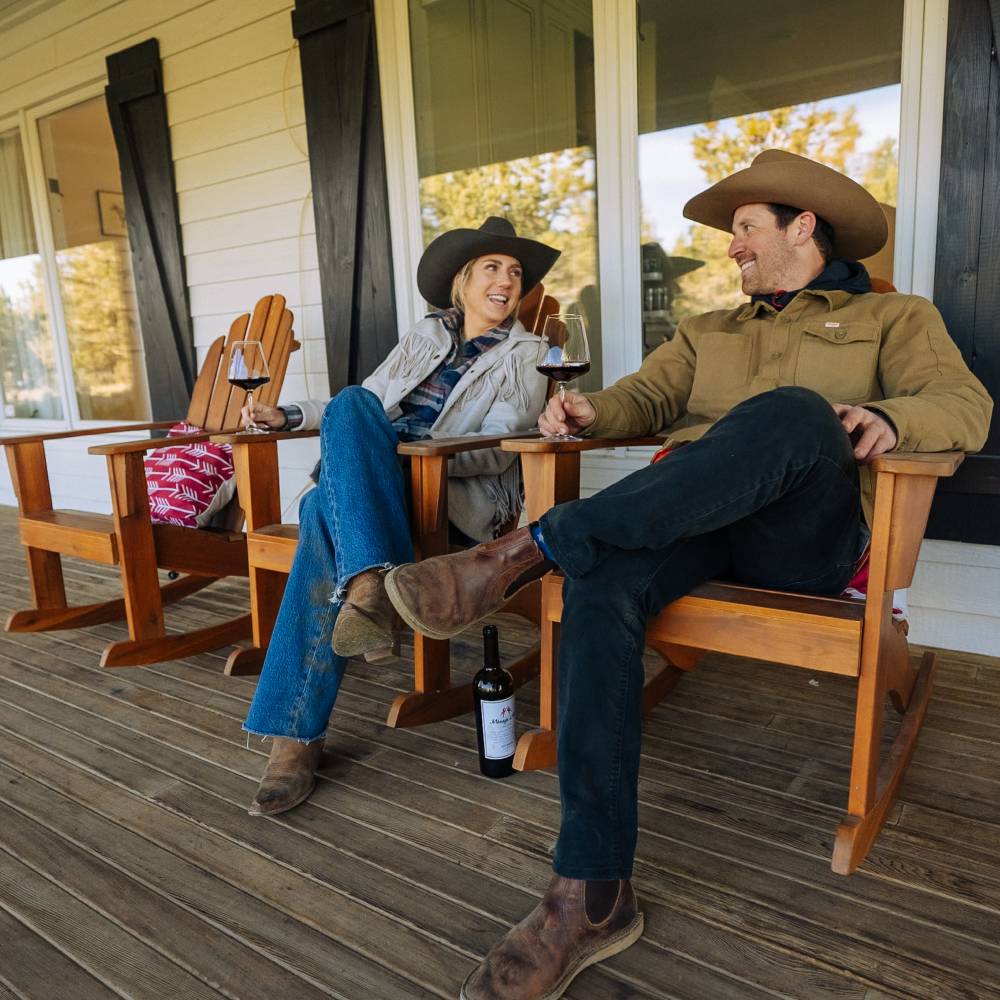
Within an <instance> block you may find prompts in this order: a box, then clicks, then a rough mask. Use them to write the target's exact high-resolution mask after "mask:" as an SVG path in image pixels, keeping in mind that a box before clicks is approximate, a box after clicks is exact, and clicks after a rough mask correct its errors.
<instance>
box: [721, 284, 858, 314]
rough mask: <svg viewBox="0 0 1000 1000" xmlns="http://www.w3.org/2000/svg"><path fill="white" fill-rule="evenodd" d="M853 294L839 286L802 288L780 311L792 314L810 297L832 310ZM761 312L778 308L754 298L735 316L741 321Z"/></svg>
mask: <svg viewBox="0 0 1000 1000" xmlns="http://www.w3.org/2000/svg"><path fill="white" fill-rule="evenodd" d="M854 294H855V293H853V292H845V291H843V290H841V289H839V288H803V289H802V291H801V292H799V293H798V294H797V295H796V296H795V298H794V299H792V301H791V302H789V303H788V305H787V306H785V308H784V309H782V310H781V312H782V313H783V314H784V315H786V316H794V315H795V314H797V313H799V312H801V311H802V310H803V309H805V308H807V306H808V303H809V301H810V300H812V299H819V300H821V301H824V302H826V304H827V308H828V311H830V312H832V311H833V310H834V309H839V308H840V307H841V306H842V305H844V304H845V303H846V302H847V301H848V300H849V299H851V298H853V297H854ZM762 312H766V313H771V314H772V315H773V314H776V313H777V312H778V310H777V309H775V308H774V306H772V305H771V304H770V302H767V301H766V300H765V299H755V300H752V301H750V302H746V303H744V305H743V308H742V309H741V310H740V311H739V314H738V315H737V317H736V318H737V320H739V322H741V323H743V322H745V321H746V320H748V319H755V318H756V317H757V316H759V315H760V314H761V313H762Z"/></svg>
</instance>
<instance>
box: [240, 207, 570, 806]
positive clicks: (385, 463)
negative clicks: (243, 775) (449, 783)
mask: <svg viewBox="0 0 1000 1000" xmlns="http://www.w3.org/2000/svg"><path fill="white" fill-rule="evenodd" d="M558 256H559V251H557V250H554V249H553V248H551V247H548V246H545V245H544V244H542V243H537V242H535V241H534V240H527V239H522V238H519V237H518V236H517V234H516V232H515V231H514V227H513V226H512V225H511V224H510V223H509V222H508V221H507V220H506V219H500V218H496V217H490V218H489V219H487V220H486V221H485V222H484V223H483V224H482V226H480V227H479V229H455V230H452V231H451V232H448V233H445V234H444V235H442V236H439V237H438V238H437V239H436V240H434V241H433V242H432V243H431V244H430V246H428V247H427V249H426V250H425V251H424V255H423V257H422V258H421V260H420V265H419V267H418V268H417V285H418V286H419V288H420V291H421V294H422V295H423V296H424V298H425V299H427V301H428V302H429V303H430V304H431V305H433V306H435V307H437V311H435V312H432V313H430V314H429V315H428V316H427V317H426V318H424V319H423V320H421V321H420V322H419V323H418V324H417V325H416V326H415V327H414V328H413V329H412V330H410V331H409V333H407V334H406V336H405V337H403V338H402V340H401V341H400V342H399V344H398V346H396V347H395V348H393V350H392V351H391V352H390V353H389V356H388V357H387V358H386V359H385V361H383V362H382V364H381V365H380V366H379V367H378V368H377V369H376V370H375V372H374V373H373V374H372V375H371V376H369V377H368V378H367V379H365V381H364V382H363V383H362V385H361V386H350V387H348V388H347V389H344V390H343V391H342V392H340V393H338V394H337V395H336V396H335V397H334V398H333V399H332V400H330V401H329V402H327V403H324V402H322V401H320V400H306V401H304V402H301V403H297V404H292V405H289V406H283V407H277V408H275V407H270V406H262V405H255V406H254V409H253V412H252V413H250V412H248V411H247V410H246V409H244V413H243V418H244V421H245V422H246V423H256V424H259V425H264V426H267V427H269V428H271V429H274V430H281V429H293V430H294V429H307V428H314V427H317V426H318V427H319V428H320V467H319V468H320V471H319V479H318V484H317V489H315V490H310V491H309V492H308V493H307V494H306V495H305V497H304V498H303V499H302V503H301V505H300V508H299V543H298V547H297V549H296V553H295V562H294V563H293V565H292V571H291V574H290V575H289V578H288V584H287V587H286V589H285V596H284V598H283V600H282V602H281V608H280V610H279V612H278V618H277V622H276V624H275V629H274V635H273V637H272V639H271V643H270V646H269V647H268V651H267V657H266V659H265V661H264V669H263V672H262V674H261V678H260V682H259V684H258V685H257V692H256V694H255V695H254V700H253V704H252V705H251V706H250V713H249V715H248V716H247V720H246V722H245V723H244V725H243V728H244V729H246V730H247V731H248V732H251V733H255V734H257V735H260V736H271V737H273V743H272V747H271V755H270V758H269V760H268V764H267V768H266V769H265V771H264V776H263V778H262V779H261V782H260V787H259V788H258V789H257V793H256V795H255V796H254V800H253V802H252V803H251V805H250V814H251V815H252V816H260V815H269V814H273V813H278V812H284V811H285V810H287V809H291V808H292V807H293V806H296V805H298V804H299V803H300V802H302V801H303V800H304V799H306V798H307V797H308V795H309V793H310V792H311V791H312V789H313V786H314V784H315V780H316V779H315V770H316V766H317V764H318V763H319V760H320V756H321V753H322V749H323V740H324V735H325V733H326V727H327V724H328V722H329V719H330V713H331V712H332V710H333V705H334V702H335V701H336V698H337V691H338V689H339V687H340V681H341V678H342V677H343V673H344V667H345V658H346V657H349V656H364V657H365V658H366V659H368V660H369V661H374V660H377V659H381V658H384V657H388V656H391V654H392V644H393V634H392V621H393V619H392V611H391V606H390V604H389V602H388V599H387V598H386V595H385V587H384V583H383V577H384V575H385V571H386V570H387V569H391V568H392V567H393V566H396V565H398V564H399V563H405V562H411V561H412V560H413V549H412V546H411V543H410V528H409V518H408V515H407V502H406V487H405V483H404V480H403V472H402V469H401V468H400V465H399V461H398V459H397V457H396V445H397V444H398V443H399V441H401V440H404V441H412V440H417V439H419V438H423V437H429V436H435V437H453V436H458V435H462V434H477V433H482V434H490V435H502V434H511V433H514V432H516V431H522V430H525V429H527V428H528V427H530V426H532V424H533V423H534V421H535V418H536V417H537V415H538V413H539V412H540V411H541V409H542V407H543V406H544V403H545V379H544V378H542V376H541V375H539V374H538V373H537V372H536V371H535V367H534V361H535V353H536V348H537V343H538V342H537V339H536V338H535V337H534V336H533V335H532V334H530V333H528V332H527V331H526V330H525V329H524V327H523V326H522V325H521V323H520V322H518V320H517V319H516V312H517V307H518V303H519V302H520V300H521V298H522V297H523V296H524V295H526V294H527V293H528V292H530V291H531V289H532V288H534V287H535V285H537V284H538V282H539V281H541V280H542V278H543V277H544V276H545V274H546V273H547V272H548V270H549V268H550V267H551V266H552V265H553V264H554V263H555V261H556V258H557V257H558ZM514 458H515V456H513V455H508V454H505V453H504V452H501V451H499V450H498V449H497V450H493V449H484V450H482V451H476V452H468V453H465V454H461V455H457V456H455V457H454V458H453V459H452V460H451V463H450V465H449V468H448V496H449V504H448V516H449V519H450V520H451V522H452V523H453V524H454V525H455V526H456V527H457V528H458V529H459V530H460V531H461V532H462V533H463V534H465V535H467V536H468V537H470V538H472V539H476V540H479V541H485V540H487V539H489V538H492V537H493V536H494V535H495V533H496V531H497V530H498V529H499V527H500V526H501V525H503V524H504V523H505V522H506V521H507V520H508V519H509V518H510V517H511V515H512V514H514V513H516V511H517V510H518V508H519V505H520V497H519V483H518V469H517V465H516V463H515V462H514V461H513V460H514Z"/></svg>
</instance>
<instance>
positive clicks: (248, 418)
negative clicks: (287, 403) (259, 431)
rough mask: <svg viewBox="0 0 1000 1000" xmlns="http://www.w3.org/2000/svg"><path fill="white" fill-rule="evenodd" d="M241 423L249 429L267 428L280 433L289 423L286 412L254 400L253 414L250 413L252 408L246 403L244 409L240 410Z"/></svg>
mask: <svg viewBox="0 0 1000 1000" xmlns="http://www.w3.org/2000/svg"><path fill="white" fill-rule="evenodd" d="M240 421H241V422H242V424H243V426H244V427H246V428H248V429H249V428H253V427H266V428H268V430H272V431H280V430H281V428H282V427H284V426H285V424H286V423H288V418H287V417H286V416H285V411H284V410H279V409H278V407H276V406H268V405H267V404H265V403H258V402H257V400H254V403H253V413H251V412H250V407H248V406H247V405H246V403H244V404H243V409H242V410H240Z"/></svg>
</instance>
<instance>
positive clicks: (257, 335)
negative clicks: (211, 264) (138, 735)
mask: <svg viewBox="0 0 1000 1000" xmlns="http://www.w3.org/2000/svg"><path fill="white" fill-rule="evenodd" d="M237 340H259V341H261V342H262V344H263V348H264V353H265V356H266V357H267V362H268V368H269V370H270V372H271V381H270V383H269V384H268V385H267V386H266V387H264V388H263V389H261V390H259V391H258V398H260V399H262V401H264V402H271V401H272V400H275V399H277V397H278V393H279V392H280V390H281V384H282V382H283V381H284V377H285V370H286V368H287V366H288V357H289V354H290V353H291V352H292V351H294V350H297V349H298V347H299V345H298V343H297V342H296V341H295V340H294V339H293V333H292V313H291V312H290V311H289V310H288V309H286V308H285V300H284V298H283V297H282V296H280V295H268V296H265V297H264V298H262V299H261V300H260V301H259V302H258V303H257V305H256V306H255V308H254V312H253V316H252V317H251V316H250V314H249V313H244V314H243V315H242V316H238V317H237V318H236V319H235V320H234V321H233V324H232V326H231V327H230V330H229V335H228V337H219V338H218V339H217V340H215V341H214V342H213V343H212V344H211V346H210V347H209V349H208V353H207V355H206V357H205V362H204V364H203V365H202V368H201V371H200V373H199V375H198V378H197V381H196V382H195V387H194V392H193V393H192V395H191V405H190V407H189V408H188V412H187V416H186V418H185V419H186V421H187V422H188V423H189V424H192V425H194V426H197V427H202V428H204V433H201V434H190V435H183V436H180V437H173V438H171V439H170V440H169V442H168V441H165V440H163V439H150V440H141V441H127V442H123V443H120V444H107V445H100V446H96V447H92V448H90V449H89V452H90V454H92V455H105V456H106V457H107V462H108V477H109V483H110V488H111V499H112V508H113V513H112V514H111V515H103V514H91V513H84V512H79V511H64V510H53V509H52V493H51V489H50V486H49V478H48V470H47V466H46V460H45V444H46V442H48V441H54V440H60V439H63V438H72V437H85V436H88V435H89V436H93V435H98V434H100V435H106V434H112V433H118V432H125V431H143V430H161V429H165V428H168V427H170V426H172V425H173V424H175V423H177V421H176V420H161V421H154V422H151V423H144V424H124V425H121V426H116V427H99V428H89V429H87V430H79V431H65V432H61V433H55V434H37V435H27V436H21V437H9V438H4V439H0V443H2V444H3V445H4V448H5V450H6V453H7V462H8V466H9V468H10V473H11V478H12V480H13V483H14V491H15V493H16V495H17V501H18V508H19V511H20V522H19V523H20V533H21V541H22V543H23V544H24V546H25V556H26V558H27V562H28V578H29V581H30V583H31V590H32V595H33V597H34V600H35V607H34V608H31V609H30V610H26V611H16V612H14V613H13V614H12V615H11V616H10V618H9V619H8V621H7V626H6V628H7V631H9V632H39V631H48V630H51V629H64V628H79V627H82V626H87V625H97V624H102V623H104V622H110V621H115V620H117V619H120V618H125V619H126V621H127V623H128V631H129V638H128V639H127V640H123V641H121V642H113V643H111V644H109V645H108V646H107V647H106V648H105V649H104V652H103V654H102V656H101V665H102V666H106V667H118V666H134V665H139V664H146V663H156V662H160V661H163V660H171V659H176V658H178V657H181V656H189V655H192V654H195V653H200V652H204V651H205V650H208V649H216V648H218V647H219V646H223V645H227V644H229V643H232V642H236V641H238V640H239V639H241V638H245V637H246V636H247V635H249V634H250V616H249V615H242V616H240V617H238V618H235V619H232V620H231V621H227V622H223V623H222V624H219V625H213V626H210V627H208V628H203V629H198V630H196V631H193V632H186V633H183V634H178V635H167V633H166V630H165V628H164V619H163V605H164V604H170V603H172V602H174V601H177V600H179V599H180V598H182V597H185V596H187V595H188V594H192V593H194V592H195V591H198V590H201V589H202V588H203V587H206V586H208V585H209V584H210V583H213V582H214V581H216V580H218V579H221V578H222V577H224V576H229V575H237V576H245V575H246V573H247V557H246V543H245V538H244V535H243V533H242V531H241V530H240V528H241V526H242V515H241V514H239V513H238V512H237V516H236V518H235V520H236V522H237V523H234V524H232V525H231V527H230V528H229V529H228V530H215V529H210V528H198V529H194V528H182V527H177V526H174V525H166V524H153V523H152V520H151V518H150V511H149V499H148V494H147V490H146V477H145V470H144V467H143V456H144V455H145V453H146V452H148V451H152V450H154V449H156V448H162V447H164V446H165V445H167V444H169V445H170V446H175V445H179V444H193V443H195V442H198V441H206V440H208V438H209V437H210V435H211V434H212V433H213V432H217V431H220V430H222V429H224V428H227V427H234V426H237V425H238V422H239V414H240V408H241V407H242V404H243V398H244V396H245V393H244V392H243V390H241V389H235V388H233V387H231V386H230V385H229V382H228V379H227V367H228V357H229V348H230V345H231V344H232V343H233V342H234V341H237ZM63 555H72V556H76V557H78V558H83V559H88V560H90V561H92V562H99V563H106V564H115V563H117V564H118V566H119V568H120V571H121V577H122V589H123V591H124V596H123V597H121V598H118V599H116V600H110V601H102V602H100V603H97V604H88V605H76V606H71V605H69V604H67V601H66V589H65V585H64V582H63V573H62V556H63ZM157 569H168V570H173V571H176V572H180V573H184V574H186V575H185V576H182V577H181V578H180V579H178V580H175V581H174V582H172V583H168V584H166V585H164V586H162V587H161V586H160V583H159V579H158V576H157Z"/></svg>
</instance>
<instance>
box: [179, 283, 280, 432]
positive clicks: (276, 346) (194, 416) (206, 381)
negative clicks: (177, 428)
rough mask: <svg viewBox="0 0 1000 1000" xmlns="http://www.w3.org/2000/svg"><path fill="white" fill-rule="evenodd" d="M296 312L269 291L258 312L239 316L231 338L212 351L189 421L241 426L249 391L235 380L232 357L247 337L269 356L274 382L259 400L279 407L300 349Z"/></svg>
mask: <svg viewBox="0 0 1000 1000" xmlns="http://www.w3.org/2000/svg"><path fill="white" fill-rule="evenodd" d="M293 321H294V317H293V315H292V312H291V311H290V310H288V309H286V308H285V298H284V296H282V295H265V296H264V297H263V298H262V299H261V300H260V301H259V302H258V303H257V305H256V306H254V310H253V314H252V315H251V314H250V313H243V314H242V315H241V316H237V317H236V319H234V320H233V322H232V325H231V326H230V327H229V334H228V336H226V337H219V338H218V339H217V340H215V341H214V342H213V343H212V345H211V346H210V347H209V349H208V353H207V354H206V356H205V362H204V364H203V365H202V367H201V371H200V372H199V374H198V379H197V381H196V382H195V388H194V392H193V393H192V395H191V405H190V407H189V408H188V415H187V421H188V423H191V424H194V425H195V426H196V427H204V428H205V430H209V431H215V432H220V431H226V430H236V429H238V427H239V419H240V409H241V407H242V406H243V401H244V400H245V398H246V393H245V392H244V391H243V390H242V389H239V388H237V387H235V386H232V385H230V384H229V378H228V375H229V355H230V352H231V350H232V345H233V344H234V343H236V342H237V341H242V340H259V341H260V342H261V347H262V348H263V351H264V357H265V359H266V360H267V367H268V371H269V372H270V374H271V381H270V382H269V383H268V384H267V385H266V386H264V387H262V388H261V389H260V390H258V392H257V396H256V398H257V399H259V400H260V401H261V402H262V403H267V404H268V405H271V406H273V405H274V401H275V400H277V398H278V395H279V393H280V392H281V386H282V383H283V382H284V379H285V373H286V371H287V370H288V358H289V355H290V354H291V352H292V351H296V350H298V348H299V344H298V342H297V341H296V340H295V339H294V333H293V330H292V323H293Z"/></svg>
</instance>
